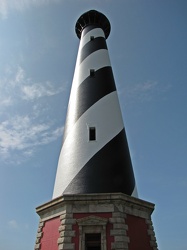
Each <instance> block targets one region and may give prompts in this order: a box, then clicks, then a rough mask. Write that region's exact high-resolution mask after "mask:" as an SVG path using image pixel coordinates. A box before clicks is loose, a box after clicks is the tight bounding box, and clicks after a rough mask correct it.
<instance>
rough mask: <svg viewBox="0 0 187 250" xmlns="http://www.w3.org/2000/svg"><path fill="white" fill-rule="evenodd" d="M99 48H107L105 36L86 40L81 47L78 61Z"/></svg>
mask: <svg viewBox="0 0 187 250" xmlns="http://www.w3.org/2000/svg"><path fill="white" fill-rule="evenodd" d="M99 49H107V45H106V41H105V38H103V37H97V38H95V39H93V41H90V42H88V43H87V44H85V45H84V47H83V48H82V49H81V56H80V63H81V62H82V61H83V60H84V59H85V58H86V57H87V56H89V55H90V54H92V53H93V52H95V51H97V50H99Z"/></svg>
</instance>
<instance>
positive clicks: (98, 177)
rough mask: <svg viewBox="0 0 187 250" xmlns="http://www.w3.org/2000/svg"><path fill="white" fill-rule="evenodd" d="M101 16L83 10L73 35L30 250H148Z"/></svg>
mask: <svg viewBox="0 0 187 250" xmlns="http://www.w3.org/2000/svg"><path fill="white" fill-rule="evenodd" d="M110 30H111V26H110V22H109V20H108V18H107V17H106V16H105V15H104V14H102V13H100V12H98V11H96V10H90V11H88V12H86V13H84V14H83V15H81V16H80V17H79V18H78V20H77V22H76V25H75V32H76V35H77V36H78V38H79V39H80V45H79V49H78V55H77V61H76V66H75V72H74V77H73V82H72V88H71V93H70V98H69V104H68V109H67V115H66V122H65V126H64V134H63V141H62V147H61V152H60V156H59V161H58V166H57V172H56V179H55V184H54V191H53V197H52V200H51V201H49V202H47V203H45V204H43V205H41V206H39V207H37V208H36V211H37V213H38V215H39V216H40V223H39V227H38V233H37V239H36V244H35V249H36V250H58V249H65V250H68V249H73V250H112V249H115V250H124V249H128V250H136V249H144V250H156V249H157V244H156V238H155V234H154V230H153V226H152V220H151V214H152V212H153V210H154V204H152V203H150V202H147V201H143V200H140V199H139V198H138V194H137V188H136V182H135V177H134V172H133V167H132V162H131V157H130V152H129V147H128V142H127V137H126V132H125V127H124V123H123V119H122V114H121V110H120V104H119V100H118V94H117V90H116V85H115V81H114V76H113V72H112V66H111V62H110V58H109V53H108V48H107V43H106V39H107V38H108V36H109V34H110Z"/></svg>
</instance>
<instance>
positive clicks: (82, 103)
mask: <svg viewBox="0 0 187 250" xmlns="http://www.w3.org/2000/svg"><path fill="white" fill-rule="evenodd" d="M115 90H116V86H115V82H114V77H113V73H112V69H111V67H104V68H101V69H99V70H97V71H96V72H95V76H94V77H88V78H86V79H85V80H84V81H83V82H82V84H81V85H80V86H79V87H78V89H77V92H76V95H77V98H76V100H77V102H76V106H75V109H74V111H73V112H74V113H72V112H71V113H70V112H69V108H68V111H67V117H66V124H65V129H64V139H63V141H64V140H65V138H66V136H67V134H66V131H67V129H66V128H67V127H68V126H69V125H68V124H69V119H70V120H71V121H72V120H74V123H75V122H76V121H77V120H78V119H79V118H80V117H81V115H83V114H84V112H85V111H87V110H88V109H89V108H90V107H91V106H92V105H94V103H96V102H97V101H99V100H100V99H101V98H103V97H104V96H106V95H108V94H110V93H111V92H113V91H115Z"/></svg>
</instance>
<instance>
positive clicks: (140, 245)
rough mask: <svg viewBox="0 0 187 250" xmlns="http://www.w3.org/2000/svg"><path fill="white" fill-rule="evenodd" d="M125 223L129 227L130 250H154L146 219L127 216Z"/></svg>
mask: <svg viewBox="0 0 187 250" xmlns="http://www.w3.org/2000/svg"><path fill="white" fill-rule="evenodd" d="M125 221H126V224H127V225H128V230H127V236H128V237H129V238H130V243H129V250H152V247H151V246H150V236H149V235H148V232H147V230H148V226H147V224H146V222H145V219H143V218H139V217H136V216H133V215H127V218H126V219H125Z"/></svg>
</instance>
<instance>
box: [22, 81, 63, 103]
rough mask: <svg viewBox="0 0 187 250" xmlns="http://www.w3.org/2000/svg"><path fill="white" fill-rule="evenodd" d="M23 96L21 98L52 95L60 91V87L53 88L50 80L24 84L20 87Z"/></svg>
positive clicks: (29, 98)
mask: <svg viewBox="0 0 187 250" xmlns="http://www.w3.org/2000/svg"><path fill="white" fill-rule="evenodd" d="M21 90H22V92H23V94H24V96H23V99H26V100H33V99H36V98H40V97H43V96H53V95H56V94H58V93H60V92H62V90H63V89H62V88H59V89H55V88H54V87H53V85H52V84H51V83H50V82H46V83H34V84H32V85H25V86H22V88H21Z"/></svg>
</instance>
